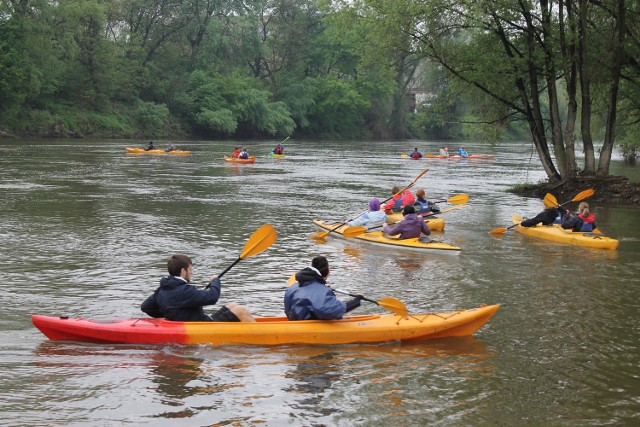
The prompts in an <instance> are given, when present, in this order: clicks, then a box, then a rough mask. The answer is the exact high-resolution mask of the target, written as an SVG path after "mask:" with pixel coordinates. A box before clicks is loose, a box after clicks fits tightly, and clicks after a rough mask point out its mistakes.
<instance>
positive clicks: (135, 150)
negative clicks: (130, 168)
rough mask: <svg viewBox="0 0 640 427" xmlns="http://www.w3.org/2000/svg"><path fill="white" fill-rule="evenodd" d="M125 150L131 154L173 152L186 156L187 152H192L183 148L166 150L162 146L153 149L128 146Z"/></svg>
mask: <svg viewBox="0 0 640 427" xmlns="http://www.w3.org/2000/svg"><path fill="white" fill-rule="evenodd" d="M125 150H126V152H127V153H129V154H173V155H177V156H185V155H187V154H191V151H182V150H172V151H164V150H163V149H161V148H155V149H153V150H145V149H144V148H131V147H126V148H125Z"/></svg>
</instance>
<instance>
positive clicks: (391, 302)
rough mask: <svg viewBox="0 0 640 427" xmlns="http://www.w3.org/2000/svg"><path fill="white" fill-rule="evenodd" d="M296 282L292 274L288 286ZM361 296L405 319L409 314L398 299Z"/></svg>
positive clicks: (335, 290) (346, 293)
mask: <svg viewBox="0 0 640 427" xmlns="http://www.w3.org/2000/svg"><path fill="white" fill-rule="evenodd" d="M296 282H297V280H296V275H295V274H292V275H291V277H289V280H288V281H287V285H288V286H291V285H293V284H294V283H296ZM331 289H332V290H333V292H337V293H339V294H343V295H349V296H352V297H354V298H355V297H357V296H358V295H356V294H352V293H349V292H345V291H341V290H339V289H334V288H331ZM360 296H361V297H362V299H363V300H365V301H369V302H372V303H374V304H375V305H378V306H380V307H382V308H386V309H387V310H389V311H390V312H392V313H395V314H397V315H398V316H402V317H405V316H406V315H407V313H408V310H407V306H406V305H404V303H403V302H402V301H400V300H399V299H397V298H392V297H387V298H382V299H381V300H378V301H375V300H372V299H369V298H366V297H363V296H362V295H360Z"/></svg>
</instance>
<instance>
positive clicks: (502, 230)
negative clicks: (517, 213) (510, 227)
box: [489, 227, 507, 234]
mask: <svg viewBox="0 0 640 427" xmlns="http://www.w3.org/2000/svg"><path fill="white" fill-rule="evenodd" d="M506 231H507V227H500V228H494V229H493V230H491V231H490V232H489V234H504V233H505V232H506Z"/></svg>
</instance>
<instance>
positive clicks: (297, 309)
mask: <svg viewBox="0 0 640 427" xmlns="http://www.w3.org/2000/svg"><path fill="white" fill-rule="evenodd" d="M328 276H329V261H327V259H326V258H325V257H323V256H317V257H315V258H314V259H313V260H312V261H311V266H310V267H307V268H304V269H302V270H300V271H299V272H297V273H296V276H295V277H296V280H297V281H298V282H297V283H295V284H294V285H292V286H290V287H289V288H287V290H286V292H285V294H284V312H285V314H286V315H287V318H288V319H289V320H314V319H318V320H336V319H342V317H343V316H344V314H345V313H347V312H349V311H351V310H353V309H354V308H357V307H360V301H362V299H363V298H364V297H363V296H362V295H357V296H356V297H355V298H354V299H352V300H350V301H347V302H346V303H345V302H342V301H340V300H339V299H338V298H336V294H335V293H334V292H333V291H332V290H331V288H330V287H328V286H327V277H328Z"/></svg>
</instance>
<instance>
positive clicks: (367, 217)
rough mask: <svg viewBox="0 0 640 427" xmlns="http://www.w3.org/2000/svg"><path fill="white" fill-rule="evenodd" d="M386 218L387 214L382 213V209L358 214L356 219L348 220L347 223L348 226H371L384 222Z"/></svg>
mask: <svg viewBox="0 0 640 427" xmlns="http://www.w3.org/2000/svg"><path fill="white" fill-rule="evenodd" d="M386 220H387V214H386V213H384V211H373V212H367V213H364V214H362V215H360V216H359V217H357V218H356V219H354V220H352V221H349V222H348V224H349V227H353V226H356V225H359V226H362V227H367V228H371V227H377V226H378V225H382V224H384V222H385V221H386Z"/></svg>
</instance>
